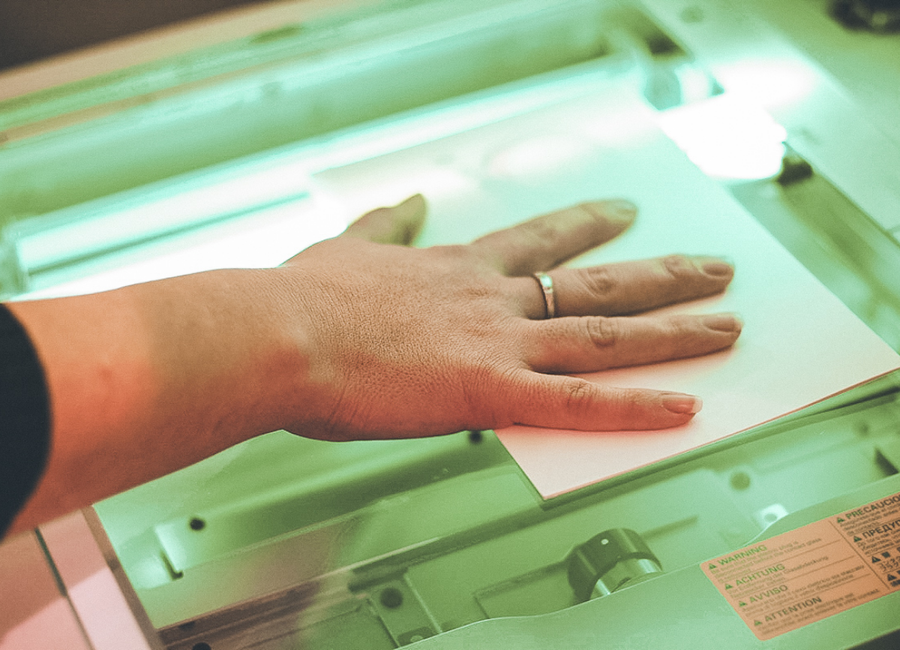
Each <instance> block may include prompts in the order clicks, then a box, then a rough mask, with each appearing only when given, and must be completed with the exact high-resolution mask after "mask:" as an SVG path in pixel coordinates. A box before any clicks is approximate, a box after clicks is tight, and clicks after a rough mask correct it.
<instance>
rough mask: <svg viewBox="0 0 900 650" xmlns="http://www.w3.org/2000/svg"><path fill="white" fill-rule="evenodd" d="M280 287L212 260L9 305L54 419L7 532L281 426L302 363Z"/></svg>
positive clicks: (273, 278) (269, 278)
mask: <svg viewBox="0 0 900 650" xmlns="http://www.w3.org/2000/svg"><path fill="white" fill-rule="evenodd" d="M282 286H283V285H282V283H281V281H280V279H279V270H278V269H271V270H252V271H248V270H230V271H214V272H209V273H204V274H197V275H192V276H185V277H181V278H173V279H169V280H162V281H159V282H153V283H148V284H143V285H136V286H133V287H126V288H123V289H120V290H117V291H111V292H106V293H101V294H95V295H89V296H79V297H73V298H62V299H56V300H46V301H35V302H22V303H14V304H11V305H10V308H11V309H12V311H13V313H14V314H15V315H16V316H17V318H18V319H19V320H20V322H22V324H23V325H24V326H25V328H26V330H27V331H28V333H29V335H30V336H31V338H32V341H33V342H34V345H35V347H36V349H37V351H38V355H39V357H40V359H41V362H42V364H43V366H44V370H45V374H46V380H47V384H48V391H49V395H50V408H51V421H52V441H51V451H50V457H49V461H48V464H47V468H46V471H45V473H44V476H43V478H42V479H41V481H40V483H39V485H38V487H37V489H36V491H35V493H34V494H33V495H32V498H31V499H30V500H29V502H28V504H27V505H26V507H25V509H24V510H23V511H22V512H21V513H20V515H19V517H18V518H17V520H16V522H15V524H14V527H13V531H15V530H21V529H24V528H28V527H31V526H33V525H35V524H36V523H39V522H41V521H46V520H47V519H49V518H52V517H54V516H57V515H60V514H62V513H64V512H67V511H69V510H72V509H75V508H78V507H84V506H86V505H89V504H90V503H93V502H95V501H97V500H99V499H102V498H104V497H107V496H110V495H112V494H115V493H117V492H120V491H122V490H124V489H127V488H129V487H132V486H135V485H138V484H141V483H144V482H146V481H148V480H151V479H153V478H156V477H158V476H162V475H164V474H167V473H169V472H172V471H174V470H177V469H180V468H181V467H184V466H187V465H190V464H192V463H194V462H196V461H198V460H201V459H203V458H205V457H207V456H210V455H212V454H214V453H216V452H218V451H220V450H222V449H224V448H226V447H229V446H231V445H233V444H235V443H237V442H240V441H242V440H245V439H247V438H249V437H252V436H254V435H257V434H260V433H265V432H267V431H269V430H273V429H277V428H279V427H280V415H281V414H282V410H283V409H284V406H283V404H284V401H287V402H293V401H295V400H296V399H297V397H296V395H293V393H294V390H295V387H296V384H297V382H298V381H300V380H301V379H302V375H303V373H302V369H303V367H304V363H303V361H304V358H303V353H302V345H300V343H301V342H302V331H299V327H298V325H297V322H298V319H296V318H294V319H293V320H292V321H291V324H290V325H289V326H288V325H287V323H286V318H287V316H286V314H285V313H284V310H285V307H284V306H285V304H286V302H287V301H285V299H284V296H283V295H282V293H283V289H282V288H281V287H282ZM280 400H284V401H280Z"/></svg>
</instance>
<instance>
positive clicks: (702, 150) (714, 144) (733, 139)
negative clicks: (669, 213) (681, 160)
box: [659, 93, 787, 181]
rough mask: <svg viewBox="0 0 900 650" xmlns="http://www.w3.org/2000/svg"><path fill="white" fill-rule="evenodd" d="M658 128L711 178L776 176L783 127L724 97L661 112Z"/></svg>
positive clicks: (781, 154) (764, 114) (763, 113)
mask: <svg viewBox="0 0 900 650" xmlns="http://www.w3.org/2000/svg"><path fill="white" fill-rule="evenodd" d="M659 124H660V127H661V128H662V130H663V131H664V132H665V133H666V135H668V136H669V137H670V138H671V139H672V140H673V141H674V142H675V143H676V144H677V145H678V146H679V147H680V148H681V149H682V151H684V152H685V153H686V154H687V156H688V158H690V159H691V161H692V162H693V163H694V164H695V165H697V166H698V167H699V168H700V169H701V170H703V172H704V173H706V174H707V175H708V176H711V177H713V178H717V179H722V180H741V181H744V180H756V179H765V178H772V177H773V176H775V175H776V174H778V172H779V171H780V170H781V161H782V158H783V157H784V152H785V148H784V141H785V139H786V137H787V132H786V131H785V129H784V127H782V126H781V125H780V124H778V123H777V122H775V120H774V119H772V117H771V116H770V115H769V114H768V113H767V112H766V111H764V110H763V109H761V108H758V107H756V106H753V105H751V104H749V103H747V102H744V101H741V100H740V99H738V98H736V97H734V96H732V95H730V94H729V93H726V94H723V95H719V96H717V97H712V98H710V99H708V100H705V101H702V102H696V103H693V104H688V105H686V106H679V107H677V108H673V109H670V110H667V111H663V112H662V113H660V114H659Z"/></svg>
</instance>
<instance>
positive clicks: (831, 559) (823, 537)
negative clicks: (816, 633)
mask: <svg viewBox="0 0 900 650" xmlns="http://www.w3.org/2000/svg"><path fill="white" fill-rule="evenodd" d="M702 568H703V571H704V573H706V575H707V576H708V577H709V579H710V580H712V582H713V584H714V585H715V586H716V587H717V588H718V589H719V591H720V592H722V595H723V596H725V598H726V599H727V600H728V602H729V603H731V606H732V607H734V609H735V611H736V612H737V613H738V614H739V615H740V617H741V618H742V619H744V622H745V623H746V624H747V625H748V626H749V627H750V629H751V630H752V631H753V633H754V634H755V635H756V637H757V638H758V639H760V640H762V641H765V640H766V639H771V638H773V637H776V636H778V635H780V634H784V633H785V632H790V631H791V630H794V629H797V628H798V627H802V626H804V625H808V624H809V623H813V622H815V621H819V620H821V619H823V618H825V617H827V616H831V615H833V614H837V613H839V612H842V611H844V610H846V609H850V608H851V607H855V606H857V605H861V604H863V603H866V602H869V601H870V600H874V599H876V598H879V597H881V596H885V595H887V594H889V593H891V592H893V591H897V590H900V493H898V494H895V495H893V496H889V497H886V498H884V499H879V500H878V501H874V502H872V503H868V504H866V505H864V506H861V507H859V508H856V509H854V510H849V511H847V512H843V513H841V514H839V515H837V516H834V517H829V518H827V519H823V520H821V521H817V522H814V523H812V524H809V525H807V526H804V527H802V528H798V529H797V530H792V531H790V532H788V533H784V534H782V535H778V536H777V537H772V538H771V539H767V540H765V541H762V542H760V543H759V544H754V545H751V546H748V547H746V548H743V549H741V550H739V551H736V552H734V553H730V554H728V555H723V556H722V557H718V558H714V559H712V560H709V561H707V562H704V563H703V564H702Z"/></svg>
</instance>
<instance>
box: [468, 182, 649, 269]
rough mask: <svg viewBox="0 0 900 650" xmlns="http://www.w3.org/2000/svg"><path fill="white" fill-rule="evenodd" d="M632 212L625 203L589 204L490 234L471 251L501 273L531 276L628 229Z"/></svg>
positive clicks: (476, 241)
mask: <svg viewBox="0 0 900 650" xmlns="http://www.w3.org/2000/svg"><path fill="white" fill-rule="evenodd" d="M636 214H637V208H636V207H635V205H634V204H633V203H631V202H630V201H625V200H621V199H616V200H609V201H591V202H588V203H581V204H579V205H575V206H572V207H570V208H565V209H563V210H558V211H556V212H551V213H550V214H545V215H543V216H540V217H537V218H535V219H531V220H529V221H526V222H524V223H520V224H519V225H517V226H513V227H512V228H507V229H506V230H500V231H497V232H493V233H490V234H489V235H485V236H484V237H480V238H479V239H476V240H475V241H474V242H472V244H471V247H472V248H474V249H476V252H478V253H479V254H480V256H481V257H482V258H483V259H486V260H487V261H488V262H490V263H491V264H493V265H494V266H495V267H496V268H497V269H498V270H499V271H501V272H502V273H504V274H506V275H509V276H522V275H530V274H532V273H536V272H538V271H548V270H550V269H552V268H555V267H557V266H559V265H560V264H562V263H563V262H565V261H566V260H568V259H570V258H572V257H575V256H576V255H579V254H581V253H584V252H585V251H588V250H590V249H592V248H595V247H597V246H599V245H600V244H603V243H604V242H607V241H609V240H610V239H612V238H613V237H615V236H617V235H619V234H620V233H621V232H623V231H624V230H625V229H626V228H628V226H630V225H631V224H632V222H633V221H634V217H635V215H636Z"/></svg>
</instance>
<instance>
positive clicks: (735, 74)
mask: <svg viewBox="0 0 900 650" xmlns="http://www.w3.org/2000/svg"><path fill="white" fill-rule="evenodd" d="M716 79H718V81H719V83H720V84H722V86H723V87H724V88H725V89H726V91H728V93H729V94H731V95H733V96H738V97H741V98H743V99H746V100H748V101H752V102H753V103H754V104H756V105H757V106H761V107H762V108H764V109H767V110H772V111H774V110H775V109H778V108H782V107H787V106H790V105H792V104H795V103H797V102H798V101H800V100H802V99H804V98H805V97H807V96H808V95H809V94H810V93H811V92H812V91H813V89H814V87H815V85H816V73H815V71H814V70H811V69H810V68H809V67H808V66H806V65H804V64H803V63H802V62H801V61H797V60H786V59H745V60H741V61H735V62H733V63H729V64H728V65H723V66H720V67H718V68H716Z"/></svg>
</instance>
